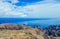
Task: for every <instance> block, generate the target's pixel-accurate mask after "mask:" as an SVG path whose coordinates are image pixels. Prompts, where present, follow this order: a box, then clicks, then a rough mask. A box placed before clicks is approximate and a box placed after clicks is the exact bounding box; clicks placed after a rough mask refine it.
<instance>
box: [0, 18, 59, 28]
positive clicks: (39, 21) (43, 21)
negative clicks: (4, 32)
mask: <svg viewBox="0 0 60 39" xmlns="http://www.w3.org/2000/svg"><path fill="white" fill-rule="evenodd" d="M5 23H12V24H26V25H29V26H41V27H47V26H49V25H59V24H60V19H58V18H0V24H5Z"/></svg>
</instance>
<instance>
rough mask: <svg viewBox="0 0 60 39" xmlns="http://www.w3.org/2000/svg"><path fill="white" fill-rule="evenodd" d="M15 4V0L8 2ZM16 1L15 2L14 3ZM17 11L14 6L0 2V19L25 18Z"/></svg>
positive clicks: (3, 0)
mask: <svg viewBox="0 0 60 39" xmlns="http://www.w3.org/2000/svg"><path fill="white" fill-rule="evenodd" d="M10 1H12V2H14V3H17V0H10ZM15 1H16V2H15ZM19 10H21V9H17V6H16V5H13V3H9V2H7V1H6V0H0V17H26V16H27V15H26V14H25V13H23V12H21V11H19Z"/></svg>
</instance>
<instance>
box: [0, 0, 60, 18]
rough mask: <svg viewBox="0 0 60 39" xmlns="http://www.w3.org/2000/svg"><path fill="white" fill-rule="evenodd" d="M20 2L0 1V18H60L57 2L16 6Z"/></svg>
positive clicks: (59, 8) (51, 0)
mask: <svg viewBox="0 0 60 39" xmlns="http://www.w3.org/2000/svg"><path fill="white" fill-rule="evenodd" d="M9 2H11V3H9ZM18 2H19V1H18V0H8V1H6V0H0V17H28V18H60V17H59V16H60V3H58V2H57V1H55V0H44V1H39V2H36V3H32V4H31V5H29V4H28V5H26V6H16V5H15V4H16V3H18Z"/></svg>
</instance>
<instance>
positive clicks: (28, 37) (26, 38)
mask: <svg viewBox="0 0 60 39" xmlns="http://www.w3.org/2000/svg"><path fill="white" fill-rule="evenodd" d="M0 39H48V37H47V36H46V35H45V34H44V33H43V32H42V31H41V29H40V28H39V29H38V28H32V27H30V26H26V25H17V24H0Z"/></svg>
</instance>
